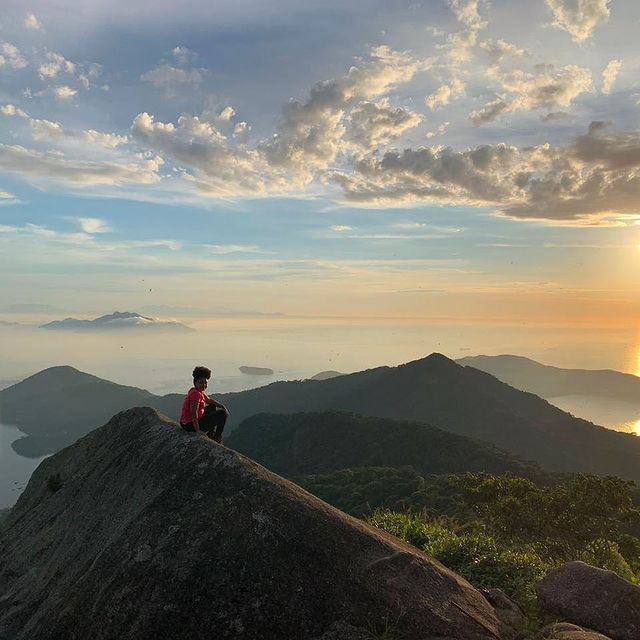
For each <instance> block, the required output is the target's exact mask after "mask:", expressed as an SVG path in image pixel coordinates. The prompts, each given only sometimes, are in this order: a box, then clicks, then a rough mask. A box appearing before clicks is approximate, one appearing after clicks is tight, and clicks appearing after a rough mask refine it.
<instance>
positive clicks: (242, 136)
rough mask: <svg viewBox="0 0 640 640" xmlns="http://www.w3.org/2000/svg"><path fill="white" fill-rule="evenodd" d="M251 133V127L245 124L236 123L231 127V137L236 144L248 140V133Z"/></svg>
mask: <svg viewBox="0 0 640 640" xmlns="http://www.w3.org/2000/svg"><path fill="white" fill-rule="evenodd" d="M250 132H251V125H250V124H248V123H246V122H238V123H236V125H235V127H233V137H234V138H235V139H236V140H237V141H238V142H246V141H247V140H248V139H249V133H250Z"/></svg>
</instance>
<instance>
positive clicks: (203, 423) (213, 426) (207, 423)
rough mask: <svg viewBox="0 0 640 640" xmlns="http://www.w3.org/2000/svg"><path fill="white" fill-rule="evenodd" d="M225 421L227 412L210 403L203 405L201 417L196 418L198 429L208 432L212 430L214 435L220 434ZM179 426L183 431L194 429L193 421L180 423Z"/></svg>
mask: <svg viewBox="0 0 640 640" xmlns="http://www.w3.org/2000/svg"><path fill="white" fill-rule="evenodd" d="M226 422H227V412H226V411H225V410H224V409H219V408H218V407H215V406H214V405H212V404H209V405H207V406H206V407H205V410H204V414H203V416H202V418H200V419H199V420H198V425H199V427H200V431H204V432H205V433H207V434H209V433H211V432H213V434H214V435H216V436H221V435H222V432H223V431H224V425H225V424H226ZM180 426H181V427H182V428H183V429H184V430H185V431H195V429H194V427H193V422H186V423H184V424H183V423H182V422H181V423H180Z"/></svg>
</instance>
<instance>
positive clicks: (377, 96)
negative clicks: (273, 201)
mask: <svg viewBox="0 0 640 640" xmlns="http://www.w3.org/2000/svg"><path fill="white" fill-rule="evenodd" d="M425 68H427V64H426V63H425V61H423V60H416V59H414V58H413V57H411V56H410V55H409V54H408V53H404V52H398V51H394V50H392V49H390V48H389V47H384V46H383V47H376V48H374V49H372V51H371V54H370V57H369V58H368V59H366V60H362V59H359V60H358V64H357V65H355V66H353V67H351V69H350V70H349V71H348V73H346V74H345V75H343V76H341V77H339V78H336V79H333V80H327V81H323V82H318V83H317V84H315V85H314V86H313V88H312V89H311V91H310V95H309V97H308V98H307V99H306V100H305V101H297V100H292V101H290V102H289V103H288V104H287V105H286V106H285V108H284V110H283V115H282V119H281V121H280V123H279V125H278V127H277V129H276V131H275V133H274V134H273V135H272V136H271V137H269V138H266V139H264V140H262V141H260V142H259V143H258V144H257V146H256V148H255V149H246V148H245V147H244V146H237V147H235V148H234V147H233V146H232V145H231V144H230V141H229V139H228V138H227V137H226V136H225V135H223V133H222V132H221V131H220V130H219V129H218V128H217V126H216V123H221V124H222V121H220V117H219V116H218V118H217V119H216V118H214V119H213V120H214V122H212V121H210V120H208V119H207V118H205V117H198V116H187V115H183V116H181V117H180V118H179V119H178V121H177V124H176V125H174V124H173V123H163V122H159V121H157V120H156V119H155V118H154V117H153V116H152V115H150V114H148V113H141V114H139V115H138V116H137V117H136V118H135V120H134V122H133V126H132V134H133V137H134V139H135V140H136V141H137V142H138V143H139V144H141V145H143V146H144V147H145V148H147V149H150V150H151V151H153V152H156V153H160V154H162V155H163V156H165V157H167V158H170V159H171V160H172V161H173V162H174V163H175V164H177V165H178V166H179V167H184V170H183V171H182V173H181V175H182V177H183V179H184V180H185V181H187V182H189V183H190V184H191V185H192V186H194V187H195V188H196V189H198V190H199V191H200V192H201V193H202V194H205V195H211V196H214V197H215V196H218V197H227V196H233V195H243V194H244V195H257V194H269V193H283V192H292V191H296V190H299V189H302V188H304V187H306V186H307V185H308V184H309V183H310V182H311V181H312V180H314V179H315V178H316V177H321V176H322V173H323V172H324V171H325V170H326V169H327V167H329V166H330V165H331V163H333V162H334V161H336V159H337V158H338V156H339V155H340V154H347V153H359V154H362V153H364V152H365V151H367V150H369V151H372V150H374V149H375V147H377V145H379V144H381V142H384V141H389V140H392V139H394V138H396V137H397V136H399V135H400V134H401V133H402V132H404V131H405V130H406V129H407V128H409V127H411V126H415V125H416V124H417V123H418V122H419V121H420V119H421V118H420V116H419V115H418V114H415V113H413V112H411V111H409V110H406V109H403V108H401V107H393V106H391V104H390V103H389V102H388V101H386V100H384V98H385V94H386V93H388V92H389V91H391V90H392V89H393V88H395V87H396V86H397V85H398V84H400V83H403V82H407V81H409V80H411V79H412V78H413V77H414V76H415V74H416V73H418V72H419V71H420V70H422V69H425ZM223 113H224V111H223ZM228 113H229V117H231V112H230V111H229V112H228ZM246 132H247V129H246V128H245V127H240V128H239V129H237V134H242V133H246ZM234 140H235V141H236V142H240V140H238V139H234Z"/></svg>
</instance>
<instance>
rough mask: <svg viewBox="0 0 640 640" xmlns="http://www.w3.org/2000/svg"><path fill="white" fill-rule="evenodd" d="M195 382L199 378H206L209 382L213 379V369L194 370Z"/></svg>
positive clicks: (197, 368) (201, 368)
mask: <svg viewBox="0 0 640 640" xmlns="http://www.w3.org/2000/svg"><path fill="white" fill-rule="evenodd" d="M192 375H193V381H194V382H195V381H196V380H197V379H198V378H206V379H207V380H208V379H209V378H210V377H211V369H207V367H196V368H195V369H194V370H193V374H192Z"/></svg>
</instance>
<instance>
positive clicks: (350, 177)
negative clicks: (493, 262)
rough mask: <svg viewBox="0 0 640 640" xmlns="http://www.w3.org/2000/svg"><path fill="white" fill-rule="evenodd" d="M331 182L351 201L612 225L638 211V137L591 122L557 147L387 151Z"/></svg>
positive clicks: (501, 145) (639, 191) (639, 144)
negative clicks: (480, 209) (470, 208)
mask: <svg viewBox="0 0 640 640" xmlns="http://www.w3.org/2000/svg"><path fill="white" fill-rule="evenodd" d="M333 179H334V180H335V182H336V183H337V184H339V185H340V186H342V188H343V190H344V193H345V199H346V201H347V202H351V203H366V204H377V205H382V204H386V205H393V204H402V203H407V202H420V201H426V202H440V203H446V204H468V205H474V206H486V207H492V208H494V209H497V210H499V211H501V212H502V215H506V216H510V217H513V218H517V219H526V220H541V221H547V222H553V223H556V224H557V223H562V224H565V225H574V226H577V225H589V226H593V225H605V226H611V224H616V222H615V220H616V219H618V220H620V219H624V218H625V216H632V217H633V216H637V214H638V211H640V132H637V131H633V132H617V131H615V130H613V129H612V127H610V126H609V125H606V124H605V123H601V122H594V123H592V124H591V126H590V127H589V130H588V132H587V133H586V134H584V135H581V136H578V137H577V138H576V139H575V140H573V141H572V142H571V143H569V144H567V145H564V146H557V147H553V146H551V145H549V144H544V145H538V146H535V147H516V146H513V145H505V144H498V145H481V146H478V147H475V148H473V149H467V150H465V151H455V150H453V149H451V148H448V147H446V148H439V147H431V148H429V147H421V148H419V149H405V150H403V151H397V150H390V151H387V152H386V153H385V154H383V155H382V157H380V158H370V159H368V160H367V161H361V162H359V163H358V164H357V165H356V167H355V171H353V172H351V173H349V172H335V173H334V175H333Z"/></svg>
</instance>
